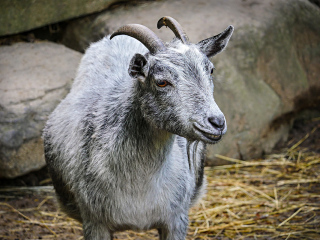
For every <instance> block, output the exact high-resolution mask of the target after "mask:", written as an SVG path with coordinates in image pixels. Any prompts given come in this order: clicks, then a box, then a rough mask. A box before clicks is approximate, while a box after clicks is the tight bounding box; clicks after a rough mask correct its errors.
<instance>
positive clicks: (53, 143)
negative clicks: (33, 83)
mask: <svg viewBox="0 0 320 240" xmlns="http://www.w3.org/2000/svg"><path fill="white" fill-rule="evenodd" d="M164 25H166V26H168V27H169V28H170V29H171V30H173V32H174V33H175V35H176V38H175V39H174V40H172V41H171V42H169V43H166V44H164V43H162V41H161V40H160V39H159V38H158V37H157V36H156V35H155V34H154V33H153V32H151V30H149V29H147V28H146V27H144V26H141V25H135V24H133V25H126V26H124V27H121V28H120V29H119V30H118V31H116V32H115V33H114V34H113V35H112V36H111V38H112V40H111V39H110V36H107V37H105V38H103V39H102V40H100V41H99V42H96V43H93V44H92V45H91V46H90V47H89V48H88V49H87V51H86V53H85V55H84V56H83V58H82V60H81V63H80V66H79V69H78V72H77V75H76V78H75V80H74V83H73V86H72V88H71V91H70V93H69V94H68V95H67V97H66V98H65V99H64V100H63V101H61V103H60V104H59V105H58V106H57V108H56V109H55V110H54V111H53V112H52V114H51V115H50V116H49V118H48V121H47V124H46V126H45V129H44V133H43V139H44V147H45V158H46V162H47V165H48V169H49V173H50V175H51V177H52V180H53V185H54V187H55V190H56V193H57V196H58V200H59V202H60V205H61V207H62V209H63V210H64V211H65V212H66V213H67V214H68V215H69V216H70V217H72V218H74V219H76V220H78V221H80V222H82V224H83V230H84V238H85V239H87V240H88V239H112V234H113V233H114V232H116V231H123V230H127V229H133V230H147V229H151V228H156V229H158V230H159V234H160V239H163V240H164V239H167V240H169V239H171V240H172V239H175V240H176V239H184V238H185V236H186V232H187V228H188V211H189V208H190V207H191V206H192V205H194V204H195V203H196V202H197V201H198V200H199V199H200V198H201V196H203V194H204V193H205V187H206V181H205V177H204V170H203V168H204V157H205V149H206V143H215V142H217V141H219V140H220V139H221V137H222V135H223V134H224V133H225V132H226V128H227V127H226V122H225V118H224V115H223V113H222V112H221V111H220V109H219V107H218V106H217V104H216V103H215V101H214V98H213V87H214V86H213V85H214V84H213V80H212V75H211V74H212V72H213V69H214V66H213V64H212V63H211V62H210V61H209V57H211V56H213V55H215V54H217V53H219V52H221V51H222V50H223V49H224V48H225V47H226V45H227V43H228V41H229V39H230V37H231V34H232V32H233V27H232V26H230V27H228V28H227V29H226V30H225V31H223V32H222V33H220V34H218V35H216V36H213V37H212V38H208V39H205V40H203V41H200V42H199V43H197V44H192V43H190V42H189V40H188V38H187V35H186V34H185V33H184V31H183V30H182V28H181V26H180V24H179V23H178V22H177V21H175V20H174V19H173V18H171V17H165V18H162V19H160V21H159V22H158V27H161V26H164ZM119 35H128V36H119ZM187 139H194V140H192V141H191V140H187Z"/></svg>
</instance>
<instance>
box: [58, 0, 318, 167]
mask: <svg viewBox="0 0 320 240" xmlns="http://www.w3.org/2000/svg"><path fill="white" fill-rule="evenodd" d="M313 2H314V1H313ZM166 15H169V16H172V17H174V18H175V19H177V20H178V21H179V22H180V23H181V25H182V26H183V27H184V29H185V31H186V32H187V34H188V36H189V38H190V40H191V41H192V42H197V41H199V40H202V39H205V38H207V37H210V36H212V35H214V34H217V33H219V32H221V31H222V30H223V29H224V28H226V27H227V26H228V25H230V24H232V25H234V27H235V29H236V30H235V32H234V34H233V36H232V38H231V41H230V43H229V45H228V47H227V50H226V51H225V52H223V53H221V54H220V55H218V56H217V57H214V58H213V62H214V63H215V65H216V68H217V71H216V72H215V76H216V80H215V82H216V88H215V98H216V101H217V102H218V105H219V106H220V107H221V109H222V111H223V112H224V113H225V115H226V118H227V122H228V129H229V130H228V133H227V135H226V137H225V138H224V140H223V141H222V142H221V143H220V144H218V145H215V146H210V147H209V149H208V154H207V157H208V163H209V164H221V163H222V162H221V161H219V159H218V158H216V154H221V155H226V156H228V157H233V158H238V159H239V158H240V159H249V158H254V157H260V156H261V155H262V154H264V153H269V152H270V151H271V150H272V148H273V147H274V146H275V145H276V144H277V143H278V142H280V141H284V140H286V138H287V136H288V132H289V130H290V127H291V123H292V121H293V119H294V118H295V116H296V115H297V114H298V113H299V112H301V111H303V110H305V109H317V110H319V106H320V100H319V96H320V81H319V76H320V68H319V66H320V24H319V22H320V9H319V7H318V6H317V5H316V4H313V3H312V2H310V1H307V0H297V1H286V0H266V1H254V0H246V1H237V0H234V1H224V0H215V1H193V0H179V1H177V0H175V1H161V2H152V3H149V4H145V5H142V6H141V5H140V6H135V7H123V8H117V9H115V10H111V11H105V12H103V13H100V14H97V15H95V16H90V17H88V18H83V19H80V20H75V21H73V22H72V23H71V24H70V25H69V26H68V27H67V29H66V32H65V35H64V43H65V44H69V47H72V48H74V49H77V50H81V51H83V50H84V49H85V48H87V46H88V45H89V44H90V42H93V41H96V40H98V39H99V38H100V37H101V36H103V35H107V34H109V33H112V32H113V31H115V30H116V29H117V28H118V27H120V26H122V25H124V24H127V23H140V24H143V25H146V26H147V27H149V28H150V29H152V30H153V31H154V32H156V33H157V35H159V36H160V37H161V38H162V39H163V40H165V41H168V40H170V39H171V38H172V37H173V33H172V32H171V31H170V30H168V29H166V28H162V29H160V30H158V29H156V22H157V20H158V19H159V18H160V17H162V16H166Z"/></svg>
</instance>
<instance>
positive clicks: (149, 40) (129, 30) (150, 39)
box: [110, 24, 166, 54]
mask: <svg viewBox="0 0 320 240" xmlns="http://www.w3.org/2000/svg"><path fill="white" fill-rule="evenodd" d="M118 35H128V36H130V37H133V38H135V39H137V40H138V41H140V42H141V43H143V44H144V45H145V46H146V48H148V50H149V51H150V53H151V54H155V53H157V52H159V51H164V50H165V49H166V47H165V45H164V44H163V42H162V41H161V39H160V38H159V37H158V36H157V35H156V34H155V33H154V32H153V31H151V30H150V29H149V28H147V27H145V26H143V25H140V24H128V25H125V26H122V27H120V28H119V29H118V30H117V31H115V32H114V33H113V34H112V35H111V36H110V39H112V38H113V37H115V36H118Z"/></svg>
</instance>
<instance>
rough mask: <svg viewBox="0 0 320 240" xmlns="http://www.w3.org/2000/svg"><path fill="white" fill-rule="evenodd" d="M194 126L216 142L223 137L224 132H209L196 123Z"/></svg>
mask: <svg viewBox="0 0 320 240" xmlns="http://www.w3.org/2000/svg"><path fill="white" fill-rule="evenodd" d="M194 128H195V129H196V130H198V131H199V132H200V133H201V134H202V136H204V137H205V138H206V139H208V140H210V141H211V142H214V143H216V142H218V141H219V140H220V139H221V138H222V132H219V134H218V135H216V134H212V133H209V132H207V131H205V130H204V129H202V128H201V127H199V126H197V125H196V124H194Z"/></svg>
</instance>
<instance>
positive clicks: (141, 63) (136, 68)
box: [128, 53, 147, 81]
mask: <svg viewBox="0 0 320 240" xmlns="http://www.w3.org/2000/svg"><path fill="white" fill-rule="evenodd" d="M146 64H147V59H146V58H145V57H144V56H143V55H141V54H139V53H137V54H135V55H134V56H133V57H132V59H131V61H130V65H129V69H128V72H129V75H130V76H131V77H133V78H137V79H139V80H140V81H144V79H145V78H146V72H145V68H144V67H145V66H146Z"/></svg>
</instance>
